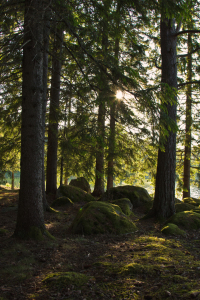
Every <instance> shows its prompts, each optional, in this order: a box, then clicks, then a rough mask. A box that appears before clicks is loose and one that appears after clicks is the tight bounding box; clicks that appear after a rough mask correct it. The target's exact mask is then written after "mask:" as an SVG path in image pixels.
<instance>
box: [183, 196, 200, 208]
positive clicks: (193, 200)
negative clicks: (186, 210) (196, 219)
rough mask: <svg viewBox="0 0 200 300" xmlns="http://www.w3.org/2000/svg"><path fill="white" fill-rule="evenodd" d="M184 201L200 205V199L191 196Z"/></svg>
mask: <svg viewBox="0 0 200 300" xmlns="http://www.w3.org/2000/svg"><path fill="white" fill-rule="evenodd" d="M183 202H184V203H188V204H191V205H194V206H199V205H200V199H196V198H191V197H187V198H184V199H183Z"/></svg>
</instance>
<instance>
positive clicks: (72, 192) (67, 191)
mask: <svg viewBox="0 0 200 300" xmlns="http://www.w3.org/2000/svg"><path fill="white" fill-rule="evenodd" d="M63 196H65V197H68V198H69V199H71V201H72V202H73V203H74V202H90V201H94V200H95V198H94V197H93V196H92V195H90V194H88V193H86V192H85V191H83V190H81V189H79V188H78V187H74V186H70V185H62V186H60V187H59V189H58V191H57V198H59V197H63Z"/></svg>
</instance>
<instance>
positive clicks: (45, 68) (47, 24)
mask: <svg viewBox="0 0 200 300" xmlns="http://www.w3.org/2000/svg"><path fill="white" fill-rule="evenodd" d="M44 17H45V20H44V29H43V41H44V42H43V102H42V129H43V137H42V138H43V149H42V151H43V154H42V159H43V162H42V199H43V207H44V211H50V210H51V209H50V206H49V204H48V202H47V199H46V193H45V168H44V154H45V127H46V122H45V117H46V106H47V75H48V50H49V34H50V20H49V19H50V12H49V10H47V11H46V13H45V16H44Z"/></svg>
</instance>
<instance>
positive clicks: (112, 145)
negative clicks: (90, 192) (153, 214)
mask: <svg viewBox="0 0 200 300" xmlns="http://www.w3.org/2000/svg"><path fill="white" fill-rule="evenodd" d="M120 9H121V4H120V2H119V1H118V2H117V11H116V30H117V37H116V39H115V64H116V66H118V63H119V37H118V35H119V24H120ZM115 80H117V78H115ZM113 90H114V91H113V93H114V95H113V96H111V98H110V101H111V103H110V136H109V150H108V173H107V190H108V189H110V188H112V187H113V183H114V155H115V113H116V95H115V93H116V87H115V86H114V89H113Z"/></svg>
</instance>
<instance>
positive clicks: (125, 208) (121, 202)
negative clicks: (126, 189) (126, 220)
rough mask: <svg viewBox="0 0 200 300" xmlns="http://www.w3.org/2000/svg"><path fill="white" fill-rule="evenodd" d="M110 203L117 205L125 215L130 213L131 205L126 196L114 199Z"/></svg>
mask: <svg viewBox="0 0 200 300" xmlns="http://www.w3.org/2000/svg"><path fill="white" fill-rule="evenodd" d="M112 203H113V204H116V205H118V206H119V207H120V208H121V210H122V212H123V213H124V214H125V215H127V216H130V215H131V213H132V208H133V205H132V203H131V201H130V200H129V199H128V198H123V199H118V200H114V201H112Z"/></svg>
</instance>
